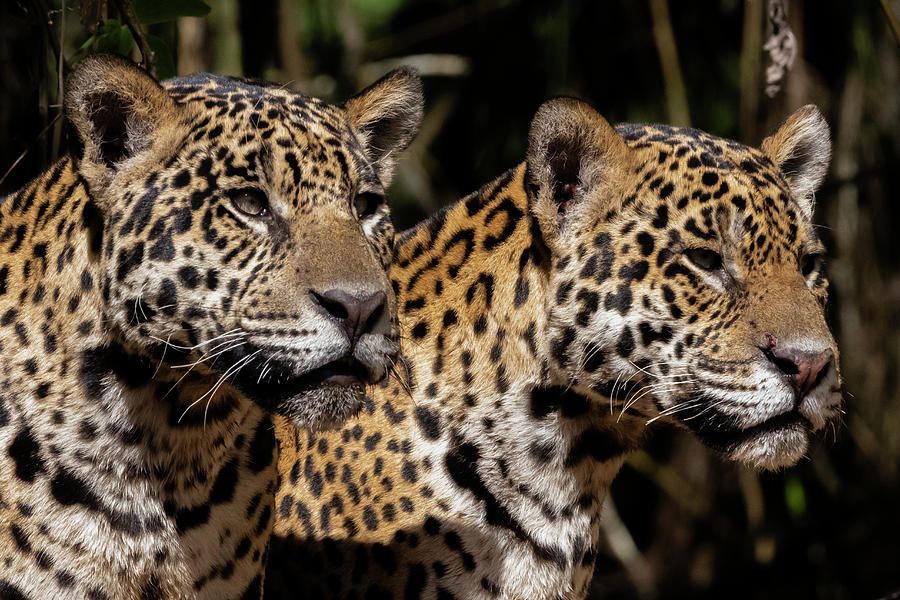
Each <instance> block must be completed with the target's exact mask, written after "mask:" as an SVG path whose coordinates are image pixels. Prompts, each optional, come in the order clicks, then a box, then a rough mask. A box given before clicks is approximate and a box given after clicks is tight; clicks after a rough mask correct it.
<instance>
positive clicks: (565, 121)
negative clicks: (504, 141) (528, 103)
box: [527, 98, 628, 238]
mask: <svg viewBox="0 0 900 600" xmlns="http://www.w3.org/2000/svg"><path fill="white" fill-rule="evenodd" d="M627 156H628V148H627V146H626V145H625V141H624V140H623V139H622V137H621V136H620V135H619V134H618V133H616V130H615V129H613V128H612V126H611V125H610V124H609V123H607V121H606V119H604V118H603V117H602V116H600V114H599V113H598V112H597V111H595V110H594V109H593V108H591V106H590V105H588V104H587V103H586V102H582V101H581V100H576V99H574V98H557V99H554V100H550V101H548V102H545V103H544V104H543V105H542V106H541V107H540V108H539V109H538V111H537V114H536V115H535V116H534V119H533V120H532V121H531V131H530V132H529V134H528V156H527V164H528V184H529V189H530V192H531V195H532V203H533V210H534V212H535V214H536V216H537V218H538V222H539V223H540V225H541V229H542V231H543V233H544V235H545V236H548V237H550V238H555V237H556V236H558V235H559V234H560V233H561V232H562V231H563V230H565V229H567V228H569V227H571V226H572V225H573V224H574V222H576V221H579V220H580V218H581V217H582V215H586V214H592V213H594V212H595V211H597V210H601V209H602V207H601V206H599V205H598V203H599V202H602V200H603V199H602V197H600V196H602V194H597V193H596V192H597V191H598V189H599V187H600V186H602V185H605V184H607V183H608V182H609V181H610V180H611V179H612V178H613V177H614V176H615V174H616V172H617V171H618V170H619V169H621V168H622V165H624V164H625V162H626V159H627Z"/></svg>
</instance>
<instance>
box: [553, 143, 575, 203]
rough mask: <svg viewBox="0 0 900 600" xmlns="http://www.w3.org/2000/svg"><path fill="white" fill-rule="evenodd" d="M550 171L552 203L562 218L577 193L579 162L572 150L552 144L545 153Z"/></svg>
mask: <svg viewBox="0 0 900 600" xmlns="http://www.w3.org/2000/svg"><path fill="white" fill-rule="evenodd" d="M547 154H548V157H549V160H548V163H549V165H550V171H551V172H552V173H553V202H554V203H556V206H557V212H558V213H559V214H560V215H561V216H562V215H564V214H565V212H566V210H568V208H569V206H570V204H571V202H572V201H573V200H574V199H575V194H576V192H577V191H578V183H579V171H580V169H581V161H580V160H579V156H578V154H577V153H576V152H573V151H572V148H567V147H565V146H563V145H562V144H554V145H551V147H550V148H549V149H548V151H547Z"/></svg>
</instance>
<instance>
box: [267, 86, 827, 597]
mask: <svg viewBox="0 0 900 600" xmlns="http://www.w3.org/2000/svg"><path fill="white" fill-rule="evenodd" d="M828 137H829V136H828V128H827V125H826V124H825V122H824V120H823V119H822V117H821V115H820V114H819V112H818V110H817V109H815V107H812V106H807V107H804V108H802V109H800V110H798V111H797V112H796V113H794V114H793V115H792V116H791V117H790V118H789V119H788V120H787V121H786V122H785V124H784V125H783V126H782V127H781V128H780V129H778V131H777V132H776V133H775V134H774V135H773V136H771V137H769V138H767V139H766V140H765V141H764V142H763V144H762V148H761V149H755V148H748V147H746V146H743V145H741V144H738V143H736V142H732V141H728V140H724V139H721V138H717V137H714V136H712V135H709V134H706V133H704V132H701V131H697V130H693V129H683V128H676V127H669V126H665V125H620V126H618V127H617V128H615V129H614V128H612V127H610V126H609V125H608V124H607V122H606V121H605V120H604V119H603V118H602V117H601V116H600V115H598V114H597V113H596V112H595V111H594V110H593V109H591V108H590V107H588V106H587V105H586V104H584V103H582V102H579V101H576V100H571V99H559V100H555V101H551V102H549V103H547V104H545V105H544V106H543V107H541V109H540V110H539V112H538V113H537V115H536V116H535V118H534V121H533V123H532V127H531V134H530V147H529V150H528V155H527V160H526V162H525V163H524V164H522V165H520V166H519V167H517V168H515V169H513V170H511V171H509V172H508V173H506V174H504V175H503V176H501V177H500V178H499V179H497V180H495V181H494V182H492V183H490V184H488V185H487V186H485V187H484V188H483V189H481V190H480V191H478V192H477V193H475V194H473V195H471V196H469V197H467V198H465V199H464V200H462V201H461V202H459V203H457V204H456V205H454V206H452V207H450V208H448V209H446V210H444V211H442V212H440V213H438V214H437V215H435V216H433V217H431V218H430V219H428V220H426V221H425V222H424V223H422V224H420V225H419V226H418V227H416V228H414V229H412V230H411V231H409V232H406V233H404V234H402V235H401V236H400V237H399V241H398V245H397V250H396V255H395V259H394V263H393V266H392V270H391V277H392V280H393V285H394V290H395V292H396V293H397V298H398V306H399V311H400V313H399V314H400V323H401V331H402V333H403V339H404V340H405V341H404V343H403V354H404V355H405V357H406V364H407V365H408V370H407V372H406V373H405V374H404V375H403V377H402V379H393V380H390V381H387V382H385V383H384V384H383V385H382V386H380V387H379V388H373V389H371V390H370V398H369V400H367V402H366V410H365V411H364V412H362V413H361V414H360V415H359V417H358V418H356V419H353V420H351V421H349V422H348V423H347V424H346V425H345V427H344V428H343V430H342V431H339V432H336V433H326V434H308V433H302V432H298V431H297V430H296V429H295V428H293V427H291V426H290V425H289V424H286V423H284V422H281V423H277V424H276V427H277V433H278V438H279V444H280V447H281V454H280V456H279V474H280V477H281V484H280V487H279V490H278V493H277V501H276V504H277V515H276V525H275V535H274V536H273V561H272V563H270V569H269V579H268V580H267V588H268V590H267V594H268V595H269V597H270V598H272V597H283V598H404V599H409V598H429V599H434V598H438V599H448V598H460V599H462V598H465V599H467V600H471V599H479V598H480V599H488V598H502V599H517V600H522V599H535V600H537V599H541V600H547V599H573V598H584V597H585V595H586V593H587V589H588V583H589V581H590V578H591V572H592V567H593V563H594V559H595V556H596V551H597V544H598V527H599V523H598V521H599V516H600V511H601V506H602V504H603V500H604V497H605V496H606V494H607V491H608V488H609V485H610V483H611V481H612V479H613V477H614V476H615V474H616V472H617V471H618V469H619V468H620V466H621V465H622V462H623V460H624V457H625V455H626V454H627V453H628V452H629V451H630V450H632V449H634V448H636V447H638V445H639V444H640V442H641V439H642V437H643V436H644V434H645V432H646V431H647V429H648V428H647V426H646V425H647V423H648V421H652V420H657V421H670V422H676V423H680V424H681V425H682V426H684V427H686V428H688V429H690V430H693V431H694V432H695V433H696V434H697V435H698V436H699V437H700V438H701V439H702V440H703V441H704V442H706V443H707V444H708V445H710V446H712V447H713V448H715V449H716V450H718V451H720V452H722V453H723V454H724V455H725V456H727V457H729V458H731V459H735V460H739V461H742V462H744V463H746V464H749V465H752V466H754V467H757V468H763V469H773V468H779V467H783V466H787V465H791V464H793V463H794V462H796V461H797V460H798V459H799V458H800V457H801V456H802V455H803V454H804V452H805V451H806V449H807V443H808V441H807V440H808V435H809V434H810V433H811V432H813V431H818V430H821V429H822V428H824V427H825V426H826V425H827V424H828V423H830V422H833V421H834V420H835V419H837V418H838V415H839V412H840V403H841V395H840V391H839V375H838V370H837V349H836V348H835V344H834V341H833V339H832V336H831V334H830V332H829V330H828V327H827V326H826V324H825V319H824V316H823V303H824V301H825V295H826V280H825V275H824V274H823V271H822V265H821V254H822V245H821V243H820V242H819V240H818V239H817V237H816V233H815V231H814V229H813V227H812V223H811V218H812V213H813V193H814V191H815V190H816V188H817V187H818V186H819V184H820V183H821V180H822V178H823V177H824V175H825V172H826V170H827V165H828V160H829V154H830V142H829V139H828ZM410 396H411V397H412V402H410V399H409V397H410ZM279 594H280V595H279Z"/></svg>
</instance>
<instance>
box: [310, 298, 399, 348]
mask: <svg viewBox="0 0 900 600" xmlns="http://www.w3.org/2000/svg"><path fill="white" fill-rule="evenodd" d="M310 295H311V296H312V298H313V301H314V302H315V303H316V304H318V306H319V308H320V311H321V312H322V313H323V314H324V315H325V316H327V317H328V318H329V319H331V320H332V321H334V322H336V323H337V324H338V325H339V326H340V327H341V329H342V330H343V331H344V333H345V334H347V337H348V338H350V341H351V342H356V340H358V339H359V338H360V336H362V334H364V333H369V332H371V331H372V329H373V328H374V326H375V324H376V323H377V322H378V319H379V318H380V317H381V315H382V313H383V312H384V307H385V304H386V303H387V295H386V294H385V293H384V292H375V293H373V294H369V295H365V296H363V297H358V296H354V295H352V294H350V293H348V292H345V291H344V290H340V289H332V290H328V291H327V292H325V293H323V294H319V293H317V292H315V291H312V290H310Z"/></svg>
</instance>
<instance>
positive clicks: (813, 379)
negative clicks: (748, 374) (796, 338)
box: [760, 335, 834, 398]
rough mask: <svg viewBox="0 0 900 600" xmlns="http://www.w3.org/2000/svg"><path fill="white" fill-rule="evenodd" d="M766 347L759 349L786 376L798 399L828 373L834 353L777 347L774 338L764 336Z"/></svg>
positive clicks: (829, 349)
mask: <svg viewBox="0 0 900 600" xmlns="http://www.w3.org/2000/svg"><path fill="white" fill-rule="evenodd" d="M766 340H767V344H766V346H767V347H761V348H760V350H762V351H763V354H765V356H766V358H767V359H769V362H771V363H772V364H773V365H774V366H775V368H777V369H778V370H779V371H780V372H781V373H783V374H784V375H786V376H787V377H788V379H789V381H790V382H791V385H792V386H793V388H794V389H795V390H796V391H797V394H798V396H799V398H804V397H805V396H806V395H807V394H809V392H811V391H812V390H813V389H814V388H815V387H816V386H817V385H818V383H819V382H820V381H821V380H822V379H823V378H824V377H825V375H826V374H827V373H828V368H829V365H831V363H832V361H834V351H833V350H832V349H831V348H828V349H826V350H824V351H820V352H809V351H803V350H797V349H793V348H791V347H790V346H784V345H779V344H778V342H777V340H775V338H774V336H771V335H768V336H766Z"/></svg>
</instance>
